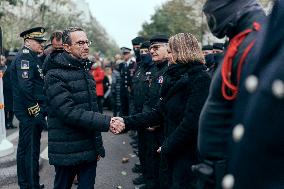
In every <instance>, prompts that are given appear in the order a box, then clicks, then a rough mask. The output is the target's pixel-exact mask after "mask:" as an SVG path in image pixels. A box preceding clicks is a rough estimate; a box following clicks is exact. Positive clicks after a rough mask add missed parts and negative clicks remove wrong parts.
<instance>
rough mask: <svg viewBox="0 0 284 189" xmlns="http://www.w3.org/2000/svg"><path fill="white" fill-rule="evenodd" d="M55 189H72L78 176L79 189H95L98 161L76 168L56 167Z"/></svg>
mask: <svg viewBox="0 0 284 189" xmlns="http://www.w3.org/2000/svg"><path fill="white" fill-rule="evenodd" d="M54 167H55V173H56V175H55V180H54V189H70V188H71V187H72V183H73V180H74V178H75V176H76V175H77V180H78V183H79V184H78V189H94V185H95V179H96V168H97V161H94V162H90V163H84V164H80V165H76V166H57V165H55V166H54Z"/></svg>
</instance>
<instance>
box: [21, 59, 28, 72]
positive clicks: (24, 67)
mask: <svg viewBox="0 0 284 189" xmlns="http://www.w3.org/2000/svg"><path fill="white" fill-rule="evenodd" d="M28 69H30V61H28V60H21V70H28Z"/></svg>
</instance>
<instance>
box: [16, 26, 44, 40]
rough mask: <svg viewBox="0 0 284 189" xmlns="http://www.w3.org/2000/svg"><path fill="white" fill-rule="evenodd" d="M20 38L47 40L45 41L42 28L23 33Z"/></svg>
mask: <svg viewBox="0 0 284 189" xmlns="http://www.w3.org/2000/svg"><path fill="white" fill-rule="evenodd" d="M20 37H22V38H24V39H34V40H37V41H47V39H45V28H44V27H36V28H31V29H28V30H26V31H23V32H22V33H21V34H20Z"/></svg>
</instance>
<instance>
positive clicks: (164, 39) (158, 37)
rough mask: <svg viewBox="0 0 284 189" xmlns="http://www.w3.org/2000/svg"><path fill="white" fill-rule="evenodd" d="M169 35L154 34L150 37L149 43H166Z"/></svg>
mask: <svg viewBox="0 0 284 189" xmlns="http://www.w3.org/2000/svg"><path fill="white" fill-rule="evenodd" d="M168 42H169V37H168V36H166V35H155V36H153V37H152V38H151V39H150V44H151V45H152V44H154V43H168Z"/></svg>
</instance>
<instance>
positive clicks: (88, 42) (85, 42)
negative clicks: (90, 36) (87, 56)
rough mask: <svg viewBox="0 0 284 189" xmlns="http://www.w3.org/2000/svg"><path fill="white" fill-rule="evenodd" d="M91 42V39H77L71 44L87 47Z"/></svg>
mask: <svg viewBox="0 0 284 189" xmlns="http://www.w3.org/2000/svg"><path fill="white" fill-rule="evenodd" d="M91 44H92V41H77V42H75V43H73V44H72V45H77V46H79V47H83V46H84V45H87V46H88V47H89V46H90V45H91Z"/></svg>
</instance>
